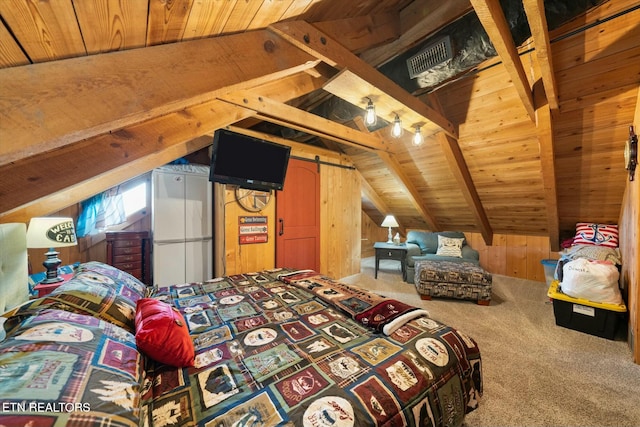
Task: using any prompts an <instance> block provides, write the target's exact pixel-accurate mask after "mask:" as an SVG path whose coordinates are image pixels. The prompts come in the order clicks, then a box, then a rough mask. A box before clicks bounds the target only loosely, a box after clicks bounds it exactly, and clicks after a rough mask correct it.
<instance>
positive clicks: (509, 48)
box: [471, 0, 535, 122]
mask: <svg viewBox="0 0 640 427" xmlns="http://www.w3.org/2000/svg"><path fill="white" fill-rule="evenodd" d="M471 4H472V5H473V8H474V9H475V11H476V14H477V15H478V19H480V22H481V23H482V26H483V27H484V29H485V31H486V32H487V34H488V35H489V38H490V39H491V42H492V43H493V47H494V48H495V49H496V52H498V56H500V59H501V60H502V63H503V64H504V66H505V67H506V68H507V72H508V73H509V75H510V76H511V80H512V82H513V86H514V87H515V89H516V91H517V92H518V96H519V97H520V99H521V100H522V105H523V106H524V109H525V110H526V111H527V114H528V115H529V117H530V118H531V120H532V121H534V122H535V108H534V105H533V95H532V93H531V86H530V84H529V80H527V75H526V73H525V72H524V67H523V66H522V61H520V57H519V56H518V50H517V49H516V45H515V43H514V42H513V37H512V36H511V30H510V28H509V24H508V23H507V19H506V18H505V16H504V12H503V11H502V7H501V6H500V1H499V0H471Z"/></svg>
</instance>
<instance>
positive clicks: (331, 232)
mask: <svg viewBox="0 0 640 427" xmlns="http://www.w3.org/2000/svg"><path fill="white" fill-rule="evenodd" d="M320 160H324V161H328V162H334V163H337V161H336V160H337V159H336V158H335V157H334V158H330V157H324V158H323V156H320ZM344 160H345V159H341V161H340V163H343V164H344V163H345V161H344ZM361 212H362V206H361V195H360V177H359V175H358V174H357V172H356V171H355V170H352V169H345V168H340V167H335V166H328V165H322V166H320V270H321V271H320V272H321V273H322V274H326V275H328V276H330V277H335V278H340V277H345V276H350V275H352V274H356V273H359V272H360V260H361V253H360V237H361V234H362V232H361V221H360V218H361Z"/></svg>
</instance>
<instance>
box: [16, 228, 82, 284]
mask: <svg viewBox="0 0 640 427" xmlns="http://www.w3.org/2000/svg"><path fill="white" fill-rule="evenodd" d="M75 245H77V241H76V230H75V227H74V225H73V218H64V217H37V218H31V221H30V222H29V227H28V228H27V247H28V248H32V249H33V248H49V251H48V252H47V253H45V256H46V257H47V258H46V259H45V261H44V262H43V263H42V265H44V267H45V268H46V269H47V276H46V278H45V279H44V280H43V281H42V282H41V283H44V284H50V283H57V282H62V278H61V277H59V276H58V267H59V266H60V264H61V263H62V261H60V258H58V255H59V253H58V252H57V251H55V250H54V248H61V247H65V246H75Z"/></svg>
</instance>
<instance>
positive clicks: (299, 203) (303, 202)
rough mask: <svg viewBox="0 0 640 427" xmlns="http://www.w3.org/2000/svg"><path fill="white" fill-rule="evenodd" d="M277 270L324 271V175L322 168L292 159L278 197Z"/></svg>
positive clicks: (277, 194)
mask: <svg viewBox="0 0 640 427" xmlns="http://www.w3.org/2000/svg"><path fill="white" fill-rule="evenodd" d="M276 218H277V223H276V227H277V228H276V266H277V267H288V268H295V269H311V270H315V271H318V272H319V271H320V174H319V172H318V165H317V164H315V163H311V162H305V161H302V160H296V159H290V160H289V166H288V167H287V177H286V179H285V182H284V188H283V190H282V191H278V192H277V193H276Z"/></svg>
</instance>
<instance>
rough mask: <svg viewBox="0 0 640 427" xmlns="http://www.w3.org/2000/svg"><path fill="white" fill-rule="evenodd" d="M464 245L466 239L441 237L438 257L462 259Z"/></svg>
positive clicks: (437, 252)
mask: <svg viewBox="0 0 640 427" xmlns="http://www.w3.org/2000/svg"><path fill="white" fill-rule="evenodd" d="M463 244H464V239H455V238H452V237H444V236H440V235H439V236H438V250H437V251H436V255H438V256H450V257H455V258H462V245H463Z"/></svg>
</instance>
